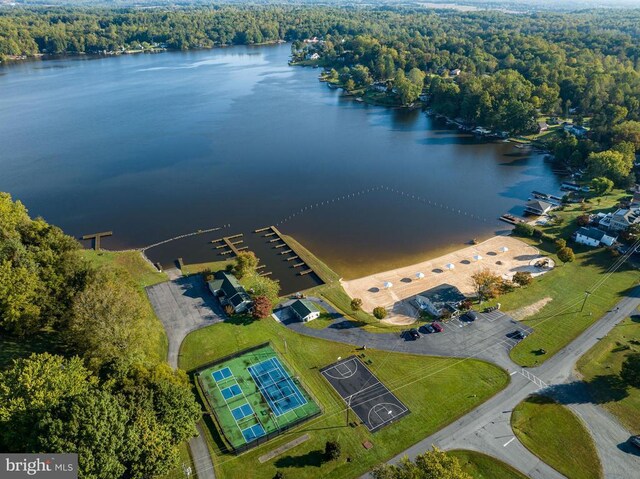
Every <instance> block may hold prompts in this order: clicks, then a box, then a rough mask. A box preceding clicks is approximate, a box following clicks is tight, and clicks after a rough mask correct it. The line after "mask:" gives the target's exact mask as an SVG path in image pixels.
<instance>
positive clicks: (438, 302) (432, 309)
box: [415, 283, 467, 318]
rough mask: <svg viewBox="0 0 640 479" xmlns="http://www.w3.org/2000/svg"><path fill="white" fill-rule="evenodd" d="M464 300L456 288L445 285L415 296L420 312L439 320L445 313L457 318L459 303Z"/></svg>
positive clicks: (464, 297)
mask: <svg viewBox="0 0 640 479" xmlns="http://www.w3.org/2000/svg"><path fill="white" fill-rule="evenodd" d="M465 299H467V297H466V296H465V295H464V294H462V293H461V292H460V290H459V289H458V288H456V287H455V286H453V285H450V284H446V283H445V284H441V285H439V286H436V287H435V288H431V289H429V290H427V291H424V292H422V293H420V294H417V295H416V297H415V302H416V304H417V305H418V307H419V308H420V309H421V310H422V311H426V312H428V313H429V314H431V315H432V316H435V317H438V318H439V317H441V316H443V315H446V314H447V312H449V313H450V314H451V315H452V316H457V315H458V314H459V313H460V311H459V309H458V308H459V307H460V303H462V302H463V301H464V300H465Z"/></svg>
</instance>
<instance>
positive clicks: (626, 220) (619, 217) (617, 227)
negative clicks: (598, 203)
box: [609, 208, 640, 231]
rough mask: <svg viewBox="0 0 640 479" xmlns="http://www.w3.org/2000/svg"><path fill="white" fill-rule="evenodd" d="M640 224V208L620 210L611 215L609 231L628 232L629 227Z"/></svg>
mask: <svg viewBox="0 0 640 479" xmlns="http://www.w3.org/2000/svg"><path fill="white" fill-rule="evenodd" d="M639 222H640V208H620V209H618V210H617V211H616V212H615V213H613V214H612V215H611V220H609V229H610V230H611V231H626V230H627V228H629V226H631V225H633V224H636V223H639Z"/></svg>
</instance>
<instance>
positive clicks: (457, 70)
mask: <svg viewBox="0 0 640 479" xmlns="http://www.w3.org/2000/svg"><path fill="white" fill-rule="evenodd" d="M460 73H462V70H460V69H459V68H454V69H453V70H450V71H449V75H450V76H452V77H457V76H458V75H460Z"/></svg>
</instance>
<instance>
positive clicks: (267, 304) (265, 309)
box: [251, 296, 273, 319]
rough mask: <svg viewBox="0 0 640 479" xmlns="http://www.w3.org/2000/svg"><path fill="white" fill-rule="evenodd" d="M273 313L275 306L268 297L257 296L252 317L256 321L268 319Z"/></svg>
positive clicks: (254, 299)
mask: <svg viewBox="0 0 640 479" xmlns="http://www.w3.org/2000/svg"><path fill="white" fill-rule="evenodd" d="M272 311H273V305H272V304H271V301H270V300H269V298H267V297H266V296H256V297H255V298H253V310H252V312H251V316H253V318H254V319H262V318H266V317H267V316H269V315H270V314H271V312H272Z"/></svg>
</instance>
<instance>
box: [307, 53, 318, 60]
mask: <svg viewBox="0 0 640 479" xmlns="http://www.w3.org/2000/svg"><path fill="white" fill-rule="evenodd" d="M307 58H308V59H309V60H318V59H319V58H320V54H319V53H318V52H315V53H312V54H311V55H308V56H307Z"/></svg>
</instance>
